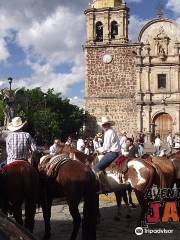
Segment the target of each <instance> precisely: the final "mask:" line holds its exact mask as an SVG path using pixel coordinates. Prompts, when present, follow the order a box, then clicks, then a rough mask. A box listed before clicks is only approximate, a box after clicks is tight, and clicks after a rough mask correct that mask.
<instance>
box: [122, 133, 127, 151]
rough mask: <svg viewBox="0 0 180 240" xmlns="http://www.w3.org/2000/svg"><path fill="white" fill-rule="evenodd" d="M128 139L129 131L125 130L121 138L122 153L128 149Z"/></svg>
mask: <svg viewBox="0 0 180 240" xmlns="http://www.w3.org/2000/svg"><path fill="white" fill-rule="evenodd" d="M126 141H127V133H126V132H124V133H123V136H122V137H121V139H120V147H121V152H122V154H124V151H125V150H126Z"/></svg>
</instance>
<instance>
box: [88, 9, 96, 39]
mask: <svg viewBox="0 0 180 240" xmlns="http://www.w3.org/2000/svg"><path fill="white" fill-rule="evenodd" d="M86 22H87V23H86V24H87V41H88V42H93V41H94V39H95V32H94V24H95V23H94V13H93V12H91V13H89V14H88V15H87V20H86Z"/></svg>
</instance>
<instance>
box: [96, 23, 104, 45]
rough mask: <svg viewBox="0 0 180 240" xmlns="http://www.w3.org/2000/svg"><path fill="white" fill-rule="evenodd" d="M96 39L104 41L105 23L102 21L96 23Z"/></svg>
mask: <svg viewBox="0 0 180 240" xmlns="http://www.w3.org/2000/svg"><path fill="white" fill-rule="evenodd" d="M96 41H97V42H102V41H103V24H102V22H97V23H96Z"/></svg>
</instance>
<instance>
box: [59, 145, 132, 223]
mask: <svg viewBox="0 0 180 240" xmlns="http://www.w3.org/2000/svg"><path fill="white" fill-rule="evenodd" d="M59 152H63V153H66V154H68V155H69V156H70V157H71V159H73V160H78V161H80V162H82V163H83V164H86V165H88V166H90V167H91V168H94V166H95V165H96V163H97V154H96V153H95V154H93V155H86V154H84V153H83V152H80V151H78V150H77V149H76V148H75V147H71V146H69V145H65V144H60V145H59V149H58V150H57V153H59ZM97 191H98V189H97ZM114 194H115V197H116V202H117V206H118V212H117V215H116V216H115V217H114V219H115V220H117V221H119V220H120V218H119V215H121V205H122V204H121V202H122V199H123V200H124V202H125V206H126V209H127V218H129V217H130V207H129V204H131V205H132V207H135V204H134V203H133V201H132V196H131V191H128V197H129V199H128V197H127V193H126V190H119V191H116V192H114ZM128 200H129V201H128ZM97 202H98V203H99V195H97ZM99 218H100V212H99V211H98V219H99Z"/></svg>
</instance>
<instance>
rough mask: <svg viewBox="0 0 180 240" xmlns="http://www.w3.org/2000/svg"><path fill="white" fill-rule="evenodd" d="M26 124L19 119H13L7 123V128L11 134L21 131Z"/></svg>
mask: <svg viewBox="0 0 180 240" xmlns="http://www.w3.org/2000/svg"><path fill="white" fill-rule="evenodd" d="M26 123H27V121H25V122H24V123H23V122H22V119H21V118H20V117H15V118H13V119H12V121H11V123H9V125H8V127H7V128H8V130H10V131H11V132H15V131H17V130H19V129H21V128H22V127H23V126H24V125H25V124H26Z"/></svg>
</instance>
